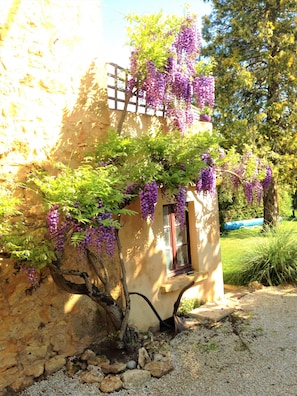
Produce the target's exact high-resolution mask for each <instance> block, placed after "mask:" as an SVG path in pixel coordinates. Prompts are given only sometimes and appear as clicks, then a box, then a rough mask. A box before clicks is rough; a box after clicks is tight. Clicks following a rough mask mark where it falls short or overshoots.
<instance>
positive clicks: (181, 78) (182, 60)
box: [129, 16, 214, 132]
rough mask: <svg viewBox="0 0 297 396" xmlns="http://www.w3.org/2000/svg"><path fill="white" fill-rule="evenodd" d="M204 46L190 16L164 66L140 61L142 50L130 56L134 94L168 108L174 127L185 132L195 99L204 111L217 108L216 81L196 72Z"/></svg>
mask: <svg viewBox="0 0 297 396" xmlns="http://www.w3.org/2000/svg"><path fill="white" fill-rule="evenodd" d="M200 47H201V36H200V33H199V31H198V29H197V20H196V17H195V16H188V17H187V18H185V19H184V21H183V23H182V24H181V26H180V28H179V30H178V31H177V32H176V37H175V40H174V42H173V44H172V45H171V48H170V49H169V52H168V57H167V59H166V61H165V62H164V65H163V66H162V67H160V66H157V65H156V62H155V61H154V60H152V59H147V60H146V63H145V65H143V59H142V60H141V61H139V58H140V54H141V55H142V52H141V51H142V49H141V48H136V49H135V50H134V51H133V52H132V53H131V57H130V73H131V79H130V81H129V90H130V92H133V89H138V90H142V91H143V92H144V97H145V100H146V103H147V104H148V105H149V106H150V107H152V108H154V109H159V108H161V107H162V106H165V108H166V115H167V117H168V118H169V120H170V121H171V126H172V128H177V129H178V130H180V131H181V132H183V131H184V130H185V127H186V126H190V125H191V124H192V123H193V121H194V115H193V112H192V103H193V101H194V100H195V103H197V104H198V107H199V108H200V109H203V108H204V107H205V106H208V107H210V108H212V107H213V105H214V78H213V77H212V76H197V75H196V71H195V64H196V62H197V57H198V55H199V52H200ZM143 68H144V69H145V70H144V71H143ZM140 69H141V70H142V73H140V72H139V70H140ZM140 75H141V77H139V76H140ZM143 76H144V78H143ZM141 79H142V80H141Z"/></svg>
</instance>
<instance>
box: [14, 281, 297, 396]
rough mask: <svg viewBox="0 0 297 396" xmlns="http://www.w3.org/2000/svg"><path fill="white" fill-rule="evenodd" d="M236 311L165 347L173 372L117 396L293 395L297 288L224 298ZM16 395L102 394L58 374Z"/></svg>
mask: <svg viewBox="0 0 297 396" xmlns="http://www.w3.org/2000/svg"><path fill="white" fill-rule="evenodd" d="M226 297H227V302H228V303H229V304H230V305H233V306H234V307H235V312H234V314H233V315H231V316H230V317H228V318H226V319H225V320H223V321H222V322H219V323H217V324H215V325H212V324H210V323H208V324H207V323H204V324H201V325H199V326H198V327H196V328H195V329H192V330H187V331H184V332H182V333H181V334H179V335H178V336H176V337H175V338H174V339H173V340H172V341H171V344H170V346H169V350H170V352H171V356H172V361H173V363H174V367H175V370H174V371H172V372H171V373H169V374H167V375H165V376H163V377H162V378H160V379H155V378H152V379H151V380H150V381H149V382H147V383H146V384H145V385H143V386H142V387H140V388H137V389H135V390H129V391H128V390H121V391H119V392H115V393H110V395H116V396H122V395H131V396H132V395H133V396H147V395H151V396H168V395H170V396H184V395H187V396H191V395H193V396H197V395H199V396H225V395H226V396H264V395H265V396H297V288H296V287H285V288H279V287H278V288H276V287H268V288H262V289H260V290H257V291H254V292H248V293H246V292H242V293H240V292H239V291H236V292H234V291H233V292H232V293H227V295H226ZM20 395H21V396H37V395H43V396H67V395H71V396H92V395H103V393H102V392H100V390H98V387H97V386H95V385H82V384H80V383H79V381H78V380H77V379H70V378H69V377H67V375H65V373H64V371H63V370H61V371H59V372H58V373H56V374H55V375H53V376H52V377H50V378H49V379H47V380H45V381H41V382H39V383H36V384H34V385H32V386H31V387H30V388H28V389H27V390H26V391H24V392H22V393H20Z"/></svg>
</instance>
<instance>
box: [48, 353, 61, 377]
mask: <svg viewBox="0 0 297 396" xmlns="http://www.w3.org/2000/svg"><path fill="white" fill-rule="evenodd" d="M65 364H66V359H65V358H64V357H63V356H59V355H57V356H54V357H52V358H51V359H50V360H48V361H47V362H45V365H44V369H45V374H46V375H51V374H53V373H55V372H56V371H59V370H60V369H61V368H62V367H64V366H65Z"/></svg>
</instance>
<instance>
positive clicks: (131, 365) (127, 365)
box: [126, 360, 137, 370]
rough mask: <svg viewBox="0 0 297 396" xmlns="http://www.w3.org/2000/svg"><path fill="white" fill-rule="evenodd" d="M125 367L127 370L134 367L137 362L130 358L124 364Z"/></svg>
mask: <svg viewBox="0 0 297 396" xmlns="http://www.w3.org/2000/svg"><path fill="white" fill-rule="evenodd" d="M126 367H127V369H128V370H133V369H136V367H137V363H136V362H135V360H130V361H129V362H128V363H127V364H126Z"/></svg>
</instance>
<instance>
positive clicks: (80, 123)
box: [51, 62, 110, 166]
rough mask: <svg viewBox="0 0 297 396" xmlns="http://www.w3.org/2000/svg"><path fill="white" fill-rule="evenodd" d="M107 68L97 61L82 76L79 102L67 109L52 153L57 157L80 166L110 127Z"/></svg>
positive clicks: (53, 156)
mask: <svg viewBox="0 0 297 396" xmlns="http://www.w3.org/2000/svg"><path fill="white" fill-rule="evenodd" d="M104 72H105V70H104V69H103V70H102V68H99V67H98V66H97V65H96V64H95V63H94V62H93V63H92V64H91V65H90V67H89V69H88V71H87V73H86V74H85V76H84V77H83V78H82V79H81V84H80V89H79V94H78V96H77V100H76V103H74V104H73V107H72V109H71V111H70V110H69V109H64V113H63V118H62V123H61V131H60V136H59V141H58V144H57V146H56V147H55V148H53V149H52V153H51V157H52V158H53V159H54V160H56V161H62V162H64V163H67V164H68V165H73V166H77V165H78V164H79V162H80V161H81V160H82V159H83V157H84V156H85V155H86V153H87V152H88V151H90V150H91V149H92V146H93V145H94V144H95V143H96V142H97V141H98V138H99V137H100V136H102V135H104V134H105V132H106V131H107V130H108V128H109V127H110V119H109V110H108V105H107V89H106V88H105V87H104V85H103V84H102V82H101V80H102V79H104V76H102V73H104Z"/></svg>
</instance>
